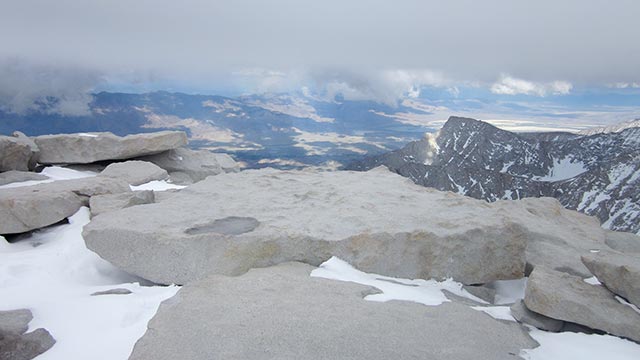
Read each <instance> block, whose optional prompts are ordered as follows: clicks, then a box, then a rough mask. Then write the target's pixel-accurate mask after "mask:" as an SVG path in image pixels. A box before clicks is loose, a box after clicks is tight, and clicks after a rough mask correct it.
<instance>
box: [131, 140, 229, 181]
mask: <svg viewBox="0 0 640 360" xmlns="http://www.w3.org/2000/svg"><path fill="white" fill-rule="evenodd" d="M139 160H143V161H149V162H152V163H154V164H156V165H158V166H160V167H161V168H163V169H165V170H167V171H168V172H169V173H171V177H172V179H175V180H179V181H180V182H183V183H185V182H186V183H193V182H198V181H200V180H203V179H205V178H206V177H207V176H211V175H218V174H222V173H228V172H238V171H239V168H238V164H237V163H236V162H235V161H234V160H233V159H232V158H231V157H230V156H229V155H227V154H216V153H212V152H210V151H206V150H191V149H186V148H178V149H173V150H169V151H165V152H163V153H160V154H156V155H150V156H144V157H141V158H139Z"/></svg>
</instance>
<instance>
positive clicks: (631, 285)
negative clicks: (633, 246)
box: [582, 251, 640, 306]
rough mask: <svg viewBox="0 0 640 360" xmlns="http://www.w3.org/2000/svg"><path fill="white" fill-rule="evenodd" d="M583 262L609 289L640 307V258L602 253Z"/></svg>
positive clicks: (593, 255)
mask: <svg viewBox="0 0 640 360" xmlns="http://www.w3.org/2000/svg"><path fill="white" fill-rule="evenodd" d="M582 262H583V263H584V264H585V265H586V266H587V268H588V269H589V271H591V273H592V274H593V275H595V276H596V277H597V278H598V280H599V281H600V282H601V283H602V284H603V285H604V286H606V287H607V289H609V290H611V291H612V292H614V293H616V294H618V295H620V296H622V297H623V298H625V299H627V300H629V302H631V303H632V304H634V305H636V306H640V256H638V255H637V254H636V255H633V256H632V255H625V254H622V253H617V252H613V251H600V252H598V253H595V254H589V255H584V256H582Z"/></svg>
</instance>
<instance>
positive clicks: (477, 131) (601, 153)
mask: <svg viewBox="0 0 640 360" xmlns="http://www.w3.org/2000/svg"><path fill="white" fill-rule="evenodd" d="M630 124H631V125H632V126H622V127H619V128H610V129H602V130H601V131H595V130H591V131H590V132H587V133H584V134H571V133H562V132H557V133H519V134H516V133H512V132H509V131H505V130H501V129H498V128H496V127H494V126H492V125H490V124H488V123H485V122H482V121H478V120H474V119H468V118H460V117H451V118H449V120H448V121H447V122H446V123H445V124H444V126H443V127H442V129H441V130H440V131H439V132H437V133H433V134H427V136H426V137H425V138H423V139H421V140H418V141H414V142H411V143H409V144H408V145H406V146H405V147H404V148H402V149H399V150H395V151H392V152H389V153H386V154H382V155H378V156H371V157H367V158H365V159H364V160H361V161H357V162H353V163H351V164H349V165H348V166H347V168H348V169H351V170H368V169H371V168H374V167H377V166H380V165H384V166H386V167H388V168H389V169H390V170H391V171H394V172H396V173H398V174H400V175H402V176H405V177H408V178H409V179H411V180H412V181H414V182H415V183H416V184H420V185H423V186H428V187H433V188H436V189H439V190H445V191H453V192H456V193H460V194H464V195H467V196H471V197H474V198H477V199H484V200H487V201H490V202H492V201H496V200H500V199H520V198H524V197H541V196H549V197H555V198H557V199H558V200H559V201H560V202H561V203H562V205H563V206H565V207H566V208H569V209H575V210H578V211H581V212H584V213H586V214H589V215H593V216H596V217H598V219H600V221H601V222H602V223H603V226H604V227H605V228H609V229H612V230H618V231H629V232H634V233H637V234H640V127H638V125H640V123H638V122H635V123H630ZM634 124H635V125H634Z"/></svg>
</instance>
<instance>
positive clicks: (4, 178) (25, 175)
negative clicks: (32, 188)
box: [0, 170, 49, 186]
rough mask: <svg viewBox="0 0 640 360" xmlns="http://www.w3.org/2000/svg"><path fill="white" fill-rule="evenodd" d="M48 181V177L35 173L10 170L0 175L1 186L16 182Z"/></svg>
mask: <svg viewBox="0 0 640 360" xmlns="http://www.w3.org/2000/svg"><path fill="white" fill-rule="evenodd" d="M47 179H49V178H48V177H47V176H44V175H42V174H38V173H34V172H29V171H18V170H10V171H5V172H3V173H0V186H2V185H7V184H11V183H16V182H23V181H38V180H47Z"/></svg>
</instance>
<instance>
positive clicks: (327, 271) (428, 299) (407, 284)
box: [311, 256, 487, 306]
mask: <svg viewBox="0 0 640 360" xmlns="http://www.w3.org/2000/svg"><path fill="white" fill-rule="evenodd" d="M311 276H312V277H319V278H324V279H332V280H339V281H348V282H354V283H358V284H362V285H368V286H373V287H375V288H377V289H380V291H382V293H381V294H373V295H367V296H366V297H365V300H369V301H378V302H386V301H390V300H405V301H413V302H417V303H420V304H423V305H428V306H436V305H440V304H442V303H444V302H449V301H451V300H449V299H447V297H446V296H445V294H444V293H443V290H447V291H449V292H451V293H452V294H455V295H458V296H461V297H465V298H467V299H471V300H473V301H476V302H479V303H482V304H486V303H487V302H486V301H484V300H482V299H480V298H477V297H475V296H473V295H471V294H470V293H469V292H467V291H466V290H464V289H463V288H462V284H461V283H459V282H456V281H453V280H451V279H447V280H445V281H435V280H420V279H416V280H408V279H400V278H393V277H388V276H383V275H377V274H368V273H365V272H362V271H360V270H357V269H355V268H354V267H353V266H351V265H350V264H349V263H347V262H345V261H343V260H341V259H339V258H337V257H335V256H334V257H332V258H331V259H329V260H327V261H325V262H324V263H322V264H321V265H320V267H318V268H317V269H315V270H313V271H312V272H311Z"/></svg>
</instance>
